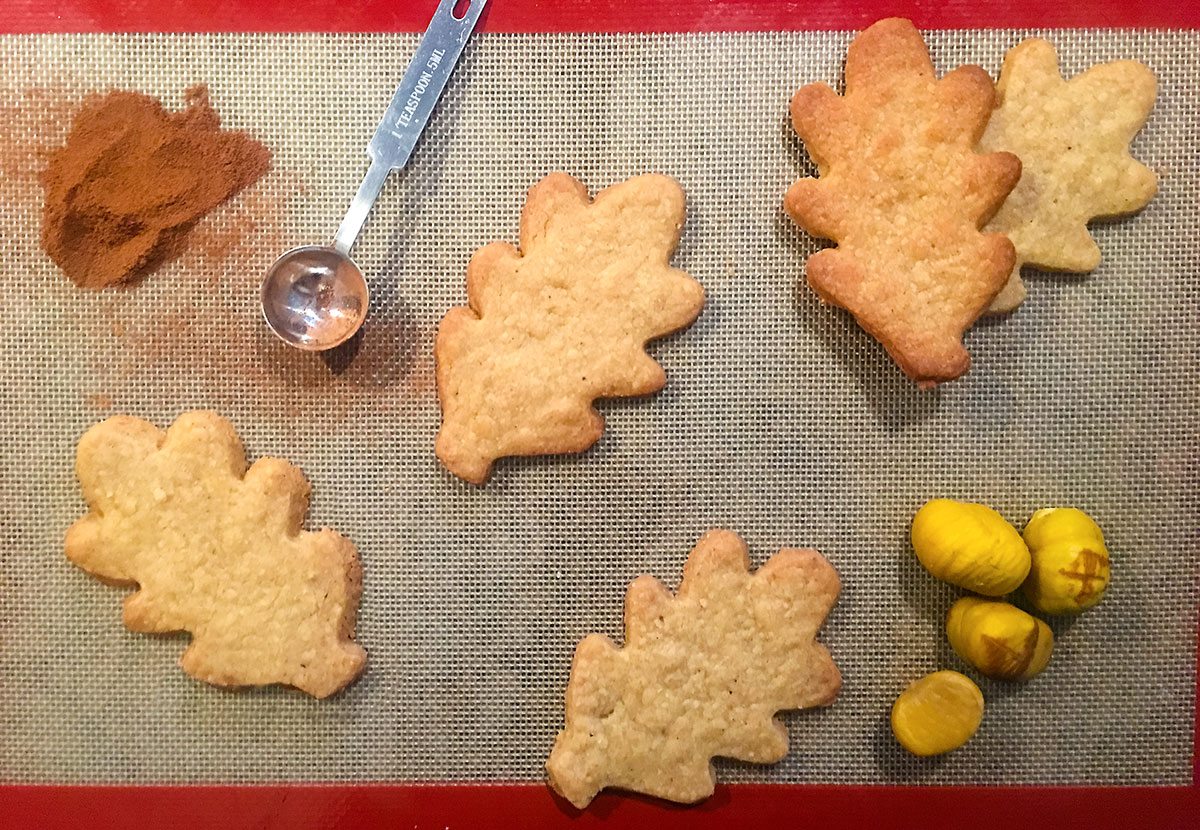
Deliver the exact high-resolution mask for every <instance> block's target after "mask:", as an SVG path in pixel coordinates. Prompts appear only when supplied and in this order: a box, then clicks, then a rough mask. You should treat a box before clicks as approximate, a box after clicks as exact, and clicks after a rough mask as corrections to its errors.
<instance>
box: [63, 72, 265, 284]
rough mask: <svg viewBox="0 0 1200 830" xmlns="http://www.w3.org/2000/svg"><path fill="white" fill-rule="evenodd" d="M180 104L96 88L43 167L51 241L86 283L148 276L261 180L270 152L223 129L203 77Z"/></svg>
mask: <svg viewBox="0 0 1200 830" xmlns="http://www.w3.org/2000/svg"><path fill="white" fill-rule="evenodd" d="M185 103H186V106H185V108H184V109H183V110H182V111H181V112H174V113H172V112H167V111H166V110H165V109H164V108H163V106H162V104H160V103H159V102H158V101H157V100H155V99H154V98H151V97H149V96H146V95H141V94H139V93H136V92H124V91H113V92H109V93H107V94H105V95H95V96H91V97H89V98H88V99H87V100H86V101H85V102H84V105H83V107H82V109H81V110H80V111H79V113H78V115H76V117H75V121H74V123H73V124H72V126H71V132H70V135H69V136H68V137H67V143H66V145H64V146H63V147H61V148H60V149H58V150H57V151H56V152H55V153H54V154H53V155H52V156H51V157H50V162H49V165H48V166H47V168H46V169H45V170H44V171H43V172H42V174H41V182H42V187H43V189H44V190H45V203H44V205H43V208H42V247H43V248H45V250H46V253H47V254H49V255H50V257H51V259H53V260H54V261H55V262H56V263H58V266H59V267H60V268H62V270H63V271H64V272H65V273H66V274H67V276H68V277H70V278H71V279H72V280H73V281H74V282H75V283H76V284H77V285H80V286H82V287H84V288H95V289H99V288H104V287H106V286H109V285H114V284H116V283H121V282H125V281H127V280H131V279H135V278H137V277H141V276H143V275H145V274H147V273H149V272H151V271H153V270H154V269H155V268H157V267H158V266H159V265H161V264H162V263H163V262H166V261H167V260H170V259H172V258H173V257H175V256H177V255H178V254H179V253H180V252H181V251H182V250H183V248H184V246H185V244H186V239H187V235H188V231H190V230H191V228H192V226H193V225H195V224H196V222H197V221H198V220H199V219H200V217H202V216H203V215H204V214H206V213H208V212H209V211H210V210H212V209H213V208H215V207H216V206H217V205H219V204H221V203H222V202H224V201H226V200H227V199H229V198H231V197H232V196H233V195H234V194H236V193H237V192H238V191H240V190H242V188H244V187H246V186H247V185H249V184H251V183H253V182H255V181H257V180H258V179H259V178H260V177H261V176H262V175H263V174H264V173H266V171H267V168H268V167H269V166H270V163H271V154H270V151H268V150H267V148H266V147H264V146H263V145H262V144H260V143H259V142H257V141H255V140H254V139H253V138H251V137H250V135H249V134H247V133H244V132H236V131H230V130H222V129H221V119H220V117H219V116H218V115H217V113H216V112H215V111H214V110H213V108H212V105H211V104H210V103H209V100H208V90H207V88H206V87H204V86H197V87H192V88H191V89H189V90H188V91H187V93H186V97H185Z"/></svg>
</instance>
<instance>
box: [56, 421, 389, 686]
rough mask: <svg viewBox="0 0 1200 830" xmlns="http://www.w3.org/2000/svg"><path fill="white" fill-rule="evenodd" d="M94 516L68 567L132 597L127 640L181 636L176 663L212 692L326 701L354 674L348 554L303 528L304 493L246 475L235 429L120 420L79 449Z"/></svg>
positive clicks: (276, 468) (100, 428)
mask: <svg viewBox="0 0 1200 830" xmlns="http://www.w3.org/2000/svg"><path fill="white" fill-rule="evenodd" d="M76 471H77V473H78V475H79V481H80V483H81V484H82V485H83V495H84V498H85V499H86V500H87V503H88V507H89V508H90V512H89V513H88V514H87V515H86V516H84V517H83V518H82V519H80V520H79V521H78V522H76V523H75V524H74V526H72V527H71V529H70V530H69V531H68V532H67V540H66V549H67V558H68V559H70V560H71V561H72V562H74V563H75V564H76V565H78V566H79V567H81V568H83V569H84V570H85V571H88V572H89V573H91V574H93V575H95V576H97V577H99V578H101V579H103V580H105V581H107V582H112V583H116V584H118V585H135V586H137V588H138V590H137V591H136V592H134V593H133V594H132V595H130V596H129V597H127V598H126V600H125V615H124V616H125V625H126V627H127V628H129V629H130V630H131V631H144V632H155V633H157V632H163V633H165V632H176V631H189V632H191V634H192V642H191V644H190V645H189V646H188V648H187V650H186V651H185V652H184V654H183V657H182V659H181V660H180V665H181V666H182V667H183V670H184V671H186V672H187V673H188V674H190V675H191V676H193V677H195V678H197V679H199V680H203V681H205V682H207V683H212V684H214V685H218V686H260V685H266V684H270V683H283V684H287V685H289V686H295V687H296V688H298V689H300V690H302V691H304V692H307V693H308V694H310V695H313V696H314V697H326V696H328V695H331V694H333V693H334V692H336V691H338V690H339V689H341V688H342V687H344V686H345V685H346V684H347V683H349V682H350V681H352V680H354V679H355V678H356V677H358V675H359V674H360V673H361V672H362V669H363V665H364V663H365V662H366V653H365V652H364V651H363V650H362V649H361V648H360V647H359V646H358V645H356V644H355V643H354V641H353V639H352V638H353V636H354V621H355V616H356V615H357V613H358V599H359V594H360V593H361V589H362V571H361V569H360V567H359V562H358V553H357V552H356V551H355V549H354V545H353V544H352V543H351V542H350V540H349V539H346V538H345V537H344V536H341V535H339V534H337V533H335V532H334V531H332V530H321V531H319V532H316V533H310V532H308V531H304V530H301V526H302V524H303V522H304V516H305V514H306V513H307V512H308V494H309V486H308V482H307V481H306V480H305V479H304V475H303V474H302V473H301V472H300V470H299V469H298V468H296V467H293V466H292V465H291V464H289V463H287V462H286V461H281V460H279V459H277V458H260V459H259V460H258V461H256V462H255V463H254V465H253V466H252V467H250V468H249V469H248V470H247V468H246V457H245V452H244V450H243V449H242V444H241V441H239V440H238V437H237V434H236V433H235V432H234V431H233V427H232V426H231V425H230V424H229V422H228V421H226V420H225V419H224V418H222V417H220V416H219V415H215V414H213V413H211V412H189V413H187V414H185V415H181V416H180V417H179V419H178V420H176V421H175V423H174V424H172V425H171V428H170V429H169V430H167V431H166V432H165V433H164V432H163V431H162V430H160V429H158V428H156V427H155V426H154V425H153V424H150V423H147V422H146V421H143V420H140V419H138V418H131V417H128V416H122V415H119V416H116V417H113V418H109V419H108V420H106V421H103V422H102V423H100V424H98V425H96V426H94V427H92V428H91V429H89V430H88V431H87V432H86V433H85V434H84V436H83V438H81V439H80V441H79V448H78V453H77V457H76Z"/></svg>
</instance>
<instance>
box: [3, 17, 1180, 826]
mask: <svg viewBox="0 0 1200 830" xmlns="http://www.w3.org/2000/svg"><path fill="white" fill-rule="evenodd" d="M490 2H491V7H490V8H489V9H488V12H487V15H486V17H485V20H484V23H483V26H484V28H485V29H486V30H488V31H493V32H565V31H583V32H598V31H617V32H696V31H763V30H775V29H796V30H811V29H857V28H862V27H863V26H865V25H867V24H869V23H871V22H872V21H874V20H876V19H878V18H880V17H885V16H891V15H899V16H906V17H910V18H912V19H913V20H914V21H915V22H916V23H917V24H918V25H919V26H922V27H924V28H974V27H1014V28H1020V27H1032V26H1044V27H1144V28H1187V29H1200V3H1196V2H1192V1H1191V0H1147V1H1146V2H1138V0H1083V2H1075V3H1064V2H1062V1H1061V0H1052V1H1051V2H1039V1H1037V0H978V2H970V0H946V2H942V3H938V2H937V0H932V2H931V0H896V2H891V3H887V2H881V1H880V0H869V1H868V0H859V1H858V2H851V1H850V0H811V2H795V1H794V0H640V1H639V0H590V2H589V0H490ZM434 3H435V0H360V2H351V0H341V2H338V0H257V2H256V0H218V2H198V0H62V1H61V2H42V1H40V0H0V32H4V33H29V32H99V31H105V32H124V31H159V32H220V31H238V32H249V31H338V32H347V31H421V30H423V29H424V28H425V24H426V23H427V22H428V18H429V14H430V12H431V10H432V8H433V6H434ZM1197 658H1198V661H1200V642H1198V654H1197ZM1147 705H1151V704H1150V702H1149V701H1148V702H1147ZM1194 728H1195V734H1194V739H1193V783H1192V786H1191V787H1138V788H1084V787H1021V788H1005V787H986V788H985V787H954V788H948V787H862V786H791V785H749V784H747V785H733V786H722V787H719V788H718V790H717V794H716V795H715V796H714V797H713V798H711V799H709V800H708V801H706V802H704V803H703V804H701V805H698V806H695V807H689V808H680V807H673V806H669V805H665V804H662V803H660V802H656V801H652V800H648V799H642V798H638V797H622V796H615V795H610V794H604V795H601V796H600V797H599V798H597V800H596V801H595V802H594V803H593V805H592V806H591V807H590V808H589V809H588V810H587V811H586V812H585V813H582V814H581V813H579V812H578V811H575V810H573V809H572V808H571V807H570V806H569V805H566V804H564V803H563V802H561V801H559V800H558V799H556V798H554V797H553V796H552V795H551V794H550V792H549V790H548V789H547V788H546V787H544V786H542V785H538V784H503V783H495V784H487V785H477V784H437V785H411V784H404V785H395V784H380V785H370V786H347V785H303V786H278V785H271V786H254V787H235V786H220V787H214V786H194V787H179V786H161V787H133V786H128V787H93V786H13V785H7V786H6V785H0V830H25V828H37V830H57V828H63V829H64V830H66V828H71V830H75V828H81V827H97V828H112V830H124V828H129V830H151V829H153V830H159V829H160V828H165V827H170V828H172V830H192V828H197V830H198V829H199V828H209V827H214V826H219V827H222V828H234V827H253V828H262V829H263V830H267V828H280V830H328V828H342V827H356V828H357V827H362V828H374V827H389V828H390V827H397V828H414V829H416V828H422V829H423V828H437V829H438V830H442V829H443V828H478V827H495V826H503V827H515V828H541V827H567V826H569V827H592V826H597V825H599V824H602V823H603V824H605V825H610V826H623V827H641V826H647V825H651V824H652V825H653V826H654V828H655V830H670V829H671V828H676V827H680V828H682V827H686V828H689V830H706V829H707V828H712V830H717V828H721V830H724V828H733V827H741V826H758V827H778V828H788V827H793V826H799V825H805V826H812V827H819V826H833V827H838V828H855V827H870V828H879V830H887V828H906V829H907V828H912V827H921V828H923V830H932V828H937V827H953V828H958V827H964V826H968V827H971V828H972V830H993V828H994V830H1012V828H1014V827H1020V828H1033V827H1047V828H1054V829H1055V830H1073V828H1087V830H1108V829H1109V828H1112V830H1126V828H1133V827H1139V828H1140V827H1152V828H1156V830H1172V829H1173V828H1195V827H1200V761H1198V760H1197V759H1198V758H1200V719H1194Z"/></svg>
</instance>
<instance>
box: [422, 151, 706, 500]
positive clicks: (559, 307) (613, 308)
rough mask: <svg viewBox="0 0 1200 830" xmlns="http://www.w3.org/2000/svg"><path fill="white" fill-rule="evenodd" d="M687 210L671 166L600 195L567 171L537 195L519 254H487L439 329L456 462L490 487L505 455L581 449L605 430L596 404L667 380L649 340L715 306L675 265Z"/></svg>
mask: <svg viewBox="0 0 1200 830" xmlns="http://www.w3.org/2000/svg"><path fill="white" fill-rule="evenodd" d="M683 219H684V197H683V191H682V190H681V189H680V187H679V185H678V184H676V182H675V181H674V180H673V179H669V178H667V177H666V176H657V175H647V176H637V177H635V178H632V179H629V180H628V181H625V182H622V183H621V184H617V185H614V186H612V187H610V188H608V189H607V190H604V191H602V192H601V193H599V194H598V195H597V196H596V198H595V201H591V200H589V199H588V193H587V188H585V187H584V186H583V185H582V184H581V183H580V182H578V181H576V180H575V179H573V178H571V177H570V176H567V175H565V174H562V173H555V174H552V175H550V176H547V177H546V178H544V179H542V181H540V182H538V184H536V185H535V186H534V187H533V189H532V190H530V191H529V196H528V199H527V200H526V203H525V210H524V212H523V213H522V215H521V250H520V251H518V250H517V249H516V248H514V247H513V246H512V245H508V244H504V243H493V244H491V245H488V246H486V247H484V248H481V249H480V250H478V251H477V252H476V253H475V256H473V257H472V258H471V264H470V266H469V267H468V269H467V299H468V301H469V302H470V307H469V308H468V307H461V306H460V307H457V308H452V309H451V310H450V312H449V313H448V314H447V315H446V316H445V318H443V319H442V323H441V325H440V326H439V328H438V335H437V345H436V349H435V354H436V358H437V383H438V397H439V399H440V401H441V406H442V427H441V430H440V431H439V432H438V437H437V455H438V458H440V459H441V461H442V463H443V464H445V465H446V468H447V469H449V470H450V471H451V472H452V473H454V474H455V475H457V476H459V477H460V478H463V479H466V480H467V481H471V482H474V483H477V484H479V483H482V482H484V481H486V480H487V477H488V475H489V474H490V472H491V467H492V462H494V461H495V460H496V459H498V458H503V457H505V456H512V455H543V454H549V453H568V452H580V451H582V450H585V449H587V448H588V447H590V446H591V445H592V444H594V443H595V442H596V441H597V439H599V438H600V435H601V433H602V432H603V431H604V419H603V418H602V417H601V416H600V414H599V413H598V412H596V410H595V409H594V408H593V407H592V402H593V401H595V400H596V399H597V398H608V397H617V396H627V395H644V394H646V393H649V392H654V391H656V390H658V389H661V388H662V386H663V384H665V383H666V374H665V373H664V372H663V370H662V367H661V366H659V365H658V364H657V363H656V362H655V361H654V360H653V358H651V357H650V356H649V355H647V354H646V343H647V342H648V341H650V340H652V339H654V338H656V337H662V336H664V335H666V334H670V333H671V332H673V331H676V330H678V329H681V328H683V327H684V326H687V325H688V324H690V323H691V322H692V321H693V320H695V319H696V317H697V315H699V313H700V309H701V308H702V307H703V305H704V289H702V288H701V287H700V284H699V283H698V282H696V281H695V280H694V279H692V278H691V277H689V276H688V275H687V274H685V273H684V272H683V271H678V270H675V269H673V268H671V267H670V266H669V265H668V262H669V260H670V258H671V255H672V254H673V253H674V251H675V246H676V245H677V244H678V243H679V234H680V230H681V228H682V227H683Z"/></svg>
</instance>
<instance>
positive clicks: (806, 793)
mask: <svg viewBox="0 0 1200 830" xmlns="http://www.w3.org/2000/svg"><path fill="white" fill-rule="evenodd" d="M3 793H4V796H5V797H4V800H3V801H2V802H0V827H4V828H5V830H24V829H25V828H35V827H36V828H38V830H56V828H72V830H74V828H80V827H103V828H107V829H108V830H122V829H123V828H131V829H132V828H139V829H140V828H156V830H157V828H164V827H170V828H171V830H191V828H203V827H215V826H220V827H222V828H240V827H254V828H258V829H259V830H269V829H270V828H280V830H327V829H328V828H344V827H364V828H375V827H380V828H382V827H389V828H391V827H395V828H405V830H408V828H412V829H413V830H420V829H421V828H431V830H432V828H437V830H452V829H453V828H479V827H511V828H535V827H536V828H545V827H594V826H597V825H600V824H604V825H614V826H622V827H645V826H649V825H651V824H652V825H653V827H654V828H655V830H671V828H688V830H705V828H714V830H715V828H722V830H724V829H725V828H731V827H745V826H775V827H795V826H798V825H799V824H800V823H803V824H804V825H805V826H810V827H820V826H833V827H847V828H857V827H870V828H872V829H873V830H886V828H906V830H907V828H913V827H921V828H923V830H932V828H939V827H946V828H951V827H953V828H961V827H970V828H971V830H993V828H994V830H1012V829H1013V828H1014V827H1018V828H1041V827H1045V828H1055V830H1069V829H1070V828H1085V827H1086V828H1087V830H1107V828H1120V830H1127V828H1133V827H1147V828H1149V827H1153V828H1155V830H1172V828H1194V827H1195V826H1196V817H1197V815H1200V790H1198V789H1196V788H1195V787H1178V788H1168V787H1129V788H1095V789H1092V788H1083V787H1041V788H1007V787H870V786H837V787H834V786H795V785H766V784H741V785H731V786H721V787H718V788H717V792H716V794H715V795H714V796H713V797H712V798H710V799H709V800H708V801H705V802H703V803H701V804H699V805H696V806H691V807H686V806H675V805H669V804H665V803H663V802H658V801H653V800H650V799H645V798H640V797H631V796H618V795H610V794H603V795H601V796H599V797H598V798H596V800H595V801H593V802H592V804H591V805H590V806H589V807H588V808H587V810H584V811H579V810H576V809H574V808H573V807H571V806H570V805H569V804H566V803H565V802H563V801H561V800H560V799H558V798H557V797H556V796H554V795H552V794H551V793H550V791H549V789H548V788H546V787H544V786H542V785H539V784H507V785H504V784H487V785H475V784H460V785H449V786H447V785H427V786H422V785H372V786H358V787H348V786H312V785H304V786H291V787H289V786H271V787H208V786H204V787H201V786H197V787H142V788H137V789H132V788H123V787H114V788H105V787H9V788H6V789H5V790H4V791H3ZM751 822H752V823H751Z"/></svg>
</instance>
